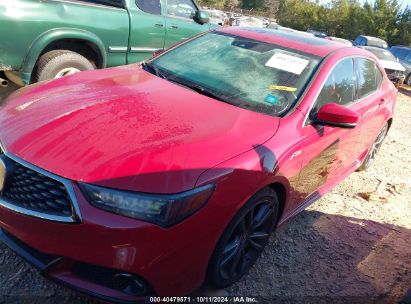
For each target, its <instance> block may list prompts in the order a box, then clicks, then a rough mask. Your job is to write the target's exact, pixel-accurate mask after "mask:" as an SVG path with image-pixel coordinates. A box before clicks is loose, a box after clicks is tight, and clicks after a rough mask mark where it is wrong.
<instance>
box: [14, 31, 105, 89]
mask: <svg viewBox="0 0 411 304" xmlns="http://www.w3.org/2000/svg"><path fill="white" fill-rule="evenodd" d="M60 39H79V40H84V41H87V42H90V43H93V44H94V45H96V46H97V48H98V49H99V51H100V54H101V59H102V66H103V67H105V66H106V62H107V54H106V48H105V46H104V43H103V42H102V41H101V39H100V38H99V37H98V36H97V35H96V34H94V33H92V32H89V31H85V30H81V29H75V28H55V29H52V30H49V31H47V32H44V33H43V34H41V35H40V36H38V37H37V38H36V39H35V40H34V42H33V43H32V45H31V46H30V48H29V50H28V52H27V54H26V56H25V58H24V61H23V65H22V68H21V71H20V74H21V78H22V80H23V82H24V83H25V84H29V83H30V79H31V73H32V71H33V69H34V66H35V65H36V62H37V59H38V58H39V56H40V54H41V53H42V52H43V50H44V49H45V48H46V47H47V46H48V45H49V44H50V43H52V42H54V41H57V40H60Z"/></svg>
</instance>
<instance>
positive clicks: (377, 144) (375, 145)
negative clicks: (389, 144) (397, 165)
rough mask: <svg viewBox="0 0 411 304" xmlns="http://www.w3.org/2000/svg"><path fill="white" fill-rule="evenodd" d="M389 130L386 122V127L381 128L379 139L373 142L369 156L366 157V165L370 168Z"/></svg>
mask: <svg viewBox="0 0 411 304" xmlns="http://www.w3.org/2000/svg"><path fill="white" fill-rule="evenodd" d="M387 131H388V125H387V124H386V125H385V126H384V128H383V129H382V130H381V132H380V134H379V135H378V137H377V139H376V140H375V141H374V143H373V144H372V146H371V148H370V151H369V152H368V154H367V157H366V159H365V167H366V168H368V167H369V166H370V165H371V163H372V162H373V161H374V159H375V157H376V155H377V152H378V150H379V149H380V147H381V145H382V143H383V141H384V138H385V136H386V135H387Z"/></svg>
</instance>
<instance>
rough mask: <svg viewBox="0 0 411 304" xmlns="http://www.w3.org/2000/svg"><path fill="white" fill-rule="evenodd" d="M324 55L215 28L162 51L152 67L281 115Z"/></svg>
mask: <svg viewBox="0 0 411 304" xmlns="http://www.w3.org/2000/svg"><path fill="white" fill-rule="evenodd" d="M319 61H320V58H319V57H315V56H313V55H309V54H305V53H301V52H299V51H296V50H292V49H287V48H285V47H283V46H280V45H275V44H268V43H265V42H261V41H256V40H251V39H246V38H243V37H238V36H231V35H227V34H223V33H215V32H213V33H208V34H205V35H203V36H200V37H198V38H196V39H194V40H191V41H189V42H188V43H185V44H183V45H181V46H179V47H177V48H175V49H174V50H171V51H169V52H167V53H165V54H163V55H161V56H160V57H158V58H157V59H155V60H154V61H152V62H150V63H149V64H150V66H151V68H150V69H147V70H148V71H150V72H152V73H154V74H156V75H158V76H161V77H163V78H166V79H168V80H169V81H173V82H176V83H179V84H181V85H183V86H186V87H188V88H191V89H193V90H195V91H197V92H199V93H200V94H201V93H202V94H204V95H208V96H212V97H213V98H216V99H219V100H221V101H224V102H227V103H230V104H232V105H235V106H238V107H242V108H246V109H249V110H252V111H255V112H260V113H265V114H269V115H275V116H279V115H281V114H283V113H285V112H286V111H287V110H288V109H289V108H290V107H291V106H292V105H293V104H294V103H295V102H296V101H297V99H298V98H299V96H300V95H301V94H302V92H303V90H304V88H305V86H306V84H307V82H308V81H309V80H310V78H311V76H312V74H313V72H314V71H315V69H316V67H317V66H318V64H319Z"/></svg>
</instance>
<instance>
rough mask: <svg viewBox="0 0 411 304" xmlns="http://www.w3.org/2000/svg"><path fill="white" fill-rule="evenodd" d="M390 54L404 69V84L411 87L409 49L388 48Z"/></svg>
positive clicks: (410, 53)
mask: <svg viewBox="0 0 411 304" xmlns="http://www.w3.org/2000/svg"><path fill="white" fill-rule="evenodd" d="M390 51H391V53H393V55H394V56H395V57H397V58H398V60H399V62H400V63H401V64H402V65H403V66H404V68H405V83H406V84H407V85H409V86H411V47H406V46H401V45H398V46H393V47H391V48H390Z"/></svg>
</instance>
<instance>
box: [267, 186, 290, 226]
mask: <svg viewBox="0 0 411 304" xmlns="http://www.w3.org/2000/svg"><path fill="white" fill-rule="evenodd" d="M266 187H269V188H271V189H273V190H274V191H275V193H276V194H277V197H278V203H279V204H280V206H279V207H280V210H279V213H278V220H277V223H278V222H279V221H280V220H281V218H282V216H283V212H284V209H285V205H286V202H287V188H286V186H285V185H283V184H282V183H280V182H275V183H272V184H269V185H267V186H266Z"/></svg>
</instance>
